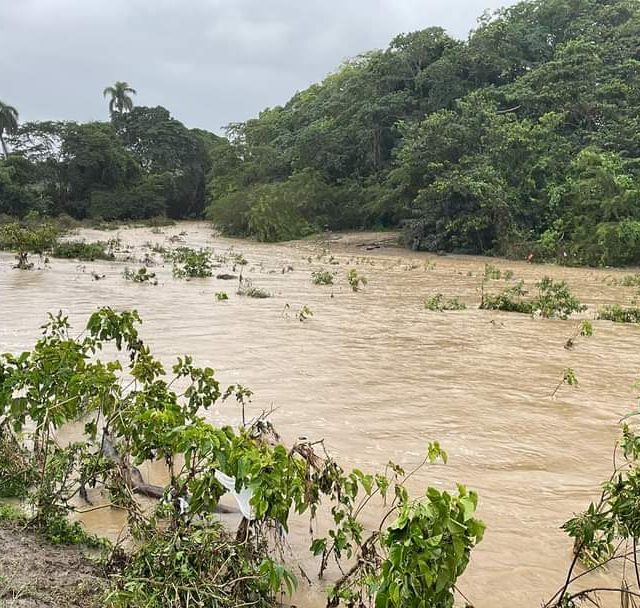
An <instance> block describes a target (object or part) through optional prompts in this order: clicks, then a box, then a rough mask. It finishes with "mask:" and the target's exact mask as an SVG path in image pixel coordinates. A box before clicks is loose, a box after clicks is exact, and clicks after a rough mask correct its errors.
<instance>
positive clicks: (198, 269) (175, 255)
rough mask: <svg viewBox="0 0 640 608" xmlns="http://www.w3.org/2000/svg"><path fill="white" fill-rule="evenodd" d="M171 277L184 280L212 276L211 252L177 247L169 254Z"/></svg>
mask: <svg viewBox="0 0 640 608" xmlns="http://www.w3.org/2000/svg"><path fill="white" fill-rule="evenodd" d="M170 257H171V261H172V262H173V276H174V277H177V278H180V279H184V278H205V277H210V276H212V275H213V264H212V262H211V252H210V251H208V250H206V249H200V250H199V251H196V250H195V249H191V248H189V247H178V248H177V249H176V250H174V251H173V252H172V253H171V254H170Z"/></svg>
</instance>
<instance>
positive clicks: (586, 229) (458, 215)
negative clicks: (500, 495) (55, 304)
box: [0, 0, 640, 265]
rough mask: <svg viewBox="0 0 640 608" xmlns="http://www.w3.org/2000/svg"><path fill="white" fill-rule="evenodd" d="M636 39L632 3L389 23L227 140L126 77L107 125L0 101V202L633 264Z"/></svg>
mask: <svg viewBox="0 0 640 608" xmlns="http://www.w3.org/2000/svg"><path fill="white" fill-rule="evenodd" d="M638 40H640V5H638V3H637V1H636V0H584V1H582V2H574V1H573V0H530V1H525V2H520V3H519V4H516V5H514V6H511V7H509V8H506V9H502V10H499V11H496V12H495V13H492V14H485V15H483V16H482V17H481V18H480V19H479V20H478V24H477V27H476V29H475V30H474V31H472V32H471V34H470V35H469V37H468V39H467V40H464V41H462V40H456V39H454V38H452V37H451V36H449V35H448V34H447V33H446V32H445V31H444V30H443V29H441V28H437V27H429V28H427V29H424V30H420V31H416V32H411V33H405V34H400V35H398V36H396V37H395V38H394V39H393V40H392V41H391V42H390V44H389V46H388V47H387V48H386V49H383V50H374V51H370V52H367V53H364V54H362V55H360V56H358V57H355V58H353V59H350V60H348V61H346V62H345V63H344V64H343V65H341V66H340V67H339V68H338V69H337V70H336V71H335V72H334V73H332V74H330V75H329V76H328V77H327V78H325V79H324V80H323V81H322V82H320V83H318V84H314V85H312V86H310V87H309V88H307V89H305V90H303V91H299V92H297V93H296V94H295V95H294V96H293V97H292V98H291V99H290V100H289V101H287V102H286V103H285V104H284V105H282V106H276V107H273V108H266V109H265V110H263V111H262V112H260V114H259V115H258V116H257V117H255V118H251V119H249V120H247V121H245V122H240V123H233V124H230V125H228V127H227V128H226V137H218V136H216V135H214V134H212V133H208V132H206V131H202V130H198V129H188V128H187V127H185V126H184V125H183V124H182V123H180V122H179V121H178V120H176V119H175V118H172V117H171V115H170V113H169V111H168V110H166V109H165V108H162V107H156V108H153V107H144V106H134V105H133V102H132V100H131V95H132V94H134V93H135V91H134V90H133V89H132V88H131V87H130V86H129V85H128V83H126V82H116V83H115V84H114V85H113V86H112V87H107V89H105V91H104V93H105V96H110V115H111V120H110V122H108V123H106V122H105V123H89V124H84V125H79V124H76V123H71V122H36V123H24V124H21V125H18V124H17V113H16V112H15V111H13V112H11V110H13V109H12V108H10V107H9V106H6V105H2V106H0V109H1V110H2V113H1V114H0V116H2V118H0V135H2V134H3V136H5V137H6V138H7V141H8V142H9V144H10V146H11V154H7V150H6V146H4V147H5V156H7V158H5V160H4V161H1V162H0V213H11V214H18V215H24V214H25V213H27V212H28V211H29V210H31V209H36V210H38V211H40V212H46V213H60V212H66V213H70V214H72V215H75V216H77V217H87V216H89V217H104V218H130V217H131V218H137V217H144V216H146V215H148V214H151V213H154V214H155V213H167V214H168V215H170V216H172V217H176V218H179V217H199V216H201V215H202V214H203V213H204V212H206V214H207V216H208V217H209V218H211V219H212V220H213V221H214V222H215V223H216V224H217V226H218V227H219V228H221V229H222V230H224V231H226V232H227V233H229V234H233V235H242V236H254V237H256V238H259V239H262V240H271V241H273V240H281V239H289V238H296V237H300V236H304V235H306V234H308V233H311V232H314V231H319V230H325V229H331V230H334V229H352V228H361V227H372V228H376V227H398V226H400V227H402V228H403V232H404V236H405V241H406V243H407V245H408V246H410V247H413V248H415V249H425V250H431V251H441V250H444V251H461V252H469V253H488V254H498V255H514V256H525V255H528V253H533V254H534V255H535V256H536V257H537V258H538V259H540V258H542V259H560V260H562V261H564V262H568V263H578V264H580V263H583V264H608V265H616V264H630V263H640V247H638V246H637V245H640V50H639V48H640V47H639V46H638ZM7 108H9V110H7Z"/></svg>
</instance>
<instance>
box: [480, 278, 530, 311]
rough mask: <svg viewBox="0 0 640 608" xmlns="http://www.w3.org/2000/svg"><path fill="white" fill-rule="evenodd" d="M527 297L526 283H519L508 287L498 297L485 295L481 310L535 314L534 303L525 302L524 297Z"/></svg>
mask: <svg viewBox="0 0 640 608" xmlns="http://www.w3.org/2000/svg"><path fill="white" fill-rule="evenodd" d="M526 295H527V291H526V290H525V289H524V281H519V282H518V283H517V284H516V285H514V286H513V287H508V288H507V289H505V290H504V291H502V292H501V293H499V294H498V295H493V296H492V295H485V294H483V296H482V301H481V302H480V308H482V309H485V310H503V311H505V312H520V313H523V314H531V313H532V312H533V304H532V302H529V301H526V300H523V297H524V296H526Z"/></svg>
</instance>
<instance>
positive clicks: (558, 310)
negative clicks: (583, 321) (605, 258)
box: [480, 277, 587, 319]
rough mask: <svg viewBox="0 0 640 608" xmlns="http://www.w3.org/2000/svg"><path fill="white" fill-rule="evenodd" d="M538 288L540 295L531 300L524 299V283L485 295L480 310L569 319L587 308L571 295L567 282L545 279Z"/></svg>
mask: <svg viewBox="0 0 640 608" xmlns="http://www.w3.org/2000/svg"><path fill="white" fill-rule="evenodd" d="M536 287H537V288H538V295H537V296H536V297H535V298H533V299H531V300H524V299H523V298H524V296H525V295H526V294H527V291H526V290H525V289H524V282H523V281H519V282H518V283H517V284H516V285H514V286H512V287H509V288H508V289H505V290H504V291H503V292H502V293H500V294H498V295H496V296H491V295H488V296H487V295H484V294H483V296H482V301H481V303H480V308H483V309H487V310H504V311H506V312H520V313H525V314H534V313H536V312H538V313H539V314H540V316H542V317H544V318H546V319H550V318H553V317H557V318H559V319H567V318H568V317H569V316H570V315H571V314H572V313H574V312H582V311H584V310H586V308H587V307H586V306H584V305H582V304H580V302H579V301H578V300H577V299H576V298H575V297H574V296H573V295H571V292H570V291H569V288H568V287H567V284H566V282H565V281H554V280H553V279H550V278H549V277H543V278H542V279H541V280H540V281H538V282H537V283H536Z"/></svg>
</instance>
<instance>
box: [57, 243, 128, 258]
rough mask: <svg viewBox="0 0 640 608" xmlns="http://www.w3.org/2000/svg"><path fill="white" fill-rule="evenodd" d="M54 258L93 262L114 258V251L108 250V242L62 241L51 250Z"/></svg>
mask: <svg viewBox="0 0 640 608" xmlns="http://www.w3.org/2000/svg"><path fill="white" fill-rule="evenodd" d="M51 255H52V257H54V258H69V259H76V260H82V261H88V262H93V260H113V259H114V258H115V256H114V255H113V251H108V250H107V243H104V242H103V241H98V242H96V243H85V242H84V241H61V242H58V243H56V244H55V246H54V247H53V249H52V251H51Z"/></svg>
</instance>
